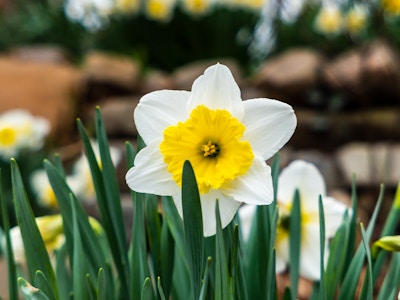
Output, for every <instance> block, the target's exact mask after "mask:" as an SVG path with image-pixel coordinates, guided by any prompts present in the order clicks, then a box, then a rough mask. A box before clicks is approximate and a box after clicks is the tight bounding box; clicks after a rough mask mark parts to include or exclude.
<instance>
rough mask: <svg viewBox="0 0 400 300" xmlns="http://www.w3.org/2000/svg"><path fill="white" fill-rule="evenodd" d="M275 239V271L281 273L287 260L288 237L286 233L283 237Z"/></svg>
mask: <svg viewBox="0 0 400 300" xmlns="http://www.w3.org/2000/svg"><path fill="white" fill-rule="evenodd" d="M276 241H279V242H277V243H276V246H275V248H276V252H275V253H276V261H275V270H276V273H282V272H284V271H285V270H286V267H287V265H288V262H289V238H288V235H286V236H285V237H277V239H276Z"/></svg>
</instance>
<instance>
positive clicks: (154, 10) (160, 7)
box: [145, 0, 176, 22]
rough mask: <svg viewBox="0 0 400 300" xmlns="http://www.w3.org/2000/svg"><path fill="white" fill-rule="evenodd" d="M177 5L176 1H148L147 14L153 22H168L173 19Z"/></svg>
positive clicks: (146, 5) (146, 2)
mask: <svg viewBox="0 0 400 300" xmlns="http://www.w3.org/2000/svg"><path fill="white" fill-rule="evenodd" d="M175 4H176V1H175V0H147V1H145V13H146V15H147V17H148V18H150V19H152V20H156V21H162V22H167V21H169V20H170V19H171V18H172V14H173V11H174V9H175Z"/></svg>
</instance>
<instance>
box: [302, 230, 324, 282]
mask: <svg viewBox="0 0 400 300" xmlns="http://www.w3.org/2000/svg"><path fill="white" fill-rule="evenodd" d="M302 234H304V236H302V237H301V249H300V251H301V253H300V274H301V275H302V276H304V277H306V278H308V279H311V280H319V279H320V277H321V276H320V274H321V271H320V268H321V260H320V248H321V247H320V246H319V245H320V241H319V223H312V224H307V225H306V226H304V227H303V231H302Z"/></svg>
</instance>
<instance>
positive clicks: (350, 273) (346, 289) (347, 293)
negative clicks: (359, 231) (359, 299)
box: [338, 185, 384, 299]
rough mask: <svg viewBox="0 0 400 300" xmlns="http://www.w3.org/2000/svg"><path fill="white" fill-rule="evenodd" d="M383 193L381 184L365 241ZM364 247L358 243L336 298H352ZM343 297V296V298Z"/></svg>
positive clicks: (376, 215)
mask: <svg viewBox="0 0 400 300" xmlns="http://www.w3.org/2000/svg"><path fill="white" fill-rule="evenodd" d="M383 194H384V187H383V185H381V189H380V193H379V196H378V201H377V203H376V206H375V209H374V212H373V213H372V216H371V219H370V221H369V224H368V227H367V231H366V232H365V241H366V243H369V241H370V238H371V235H372V231H373V229H374V226H375V223H376V219H377V217H378V213H379V209H380V207H381V204H382V201H383ZM365 255H366V252H365V248H364V246H363V245H361V244H360V245H359V247H358V249H357V251H356V254H355V255H354V257H353V259H352V261H351V263H350V266H349V267H348V268H347V272H346V275H345V277H344V279H343V282H342V287H341V289H340V293H339V296H338V297H339V298H338V299H345V298H346V297H349V298H351V299H352V298H353V297H354V294H355V291H356V288H357V284H358V279H359V278H360V274H361V269H362V267H363V263H364V259H365ZM343 297H345V298H343Z"/></svg>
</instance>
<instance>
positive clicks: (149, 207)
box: [144, 194, 161, 278]
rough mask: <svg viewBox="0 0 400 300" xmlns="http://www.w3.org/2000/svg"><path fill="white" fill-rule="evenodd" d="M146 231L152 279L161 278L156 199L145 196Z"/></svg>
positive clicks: (158, 216)
mask: <svg viewBox="0 0 400 300" xmlns="http://www.w3.org/2000/svg"><path fill="white" fill-rule="evenodd" d="M144 203H145V205H146V209H145V210H146V221H147V222H146V225H147V226H146V229H147V240H148V247H149V249H150V254H151V261H152V267H153V272H152V273H153V274H154V277H155V278H157V277H158V276H161V223H160V214H159V212H158V197H157V196H155V195H150V194H146V195H145V201H144Z"/></svg>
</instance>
